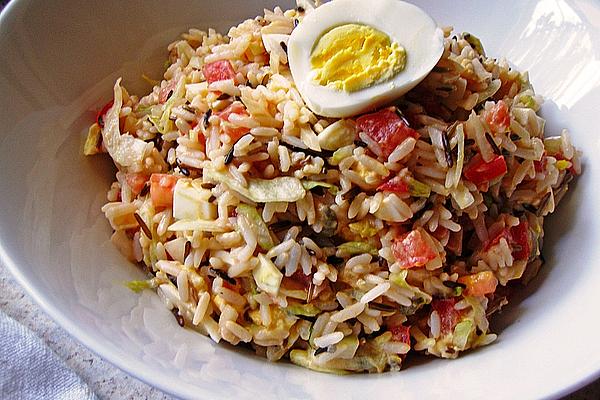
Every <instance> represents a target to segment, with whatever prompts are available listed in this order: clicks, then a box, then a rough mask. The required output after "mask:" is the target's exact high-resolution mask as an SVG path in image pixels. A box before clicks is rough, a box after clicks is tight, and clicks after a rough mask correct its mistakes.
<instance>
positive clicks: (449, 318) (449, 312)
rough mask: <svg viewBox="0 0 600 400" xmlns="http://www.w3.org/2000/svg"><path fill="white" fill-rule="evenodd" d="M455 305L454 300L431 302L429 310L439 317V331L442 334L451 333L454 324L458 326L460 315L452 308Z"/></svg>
mask: <svg viewBox="0 0 600 400" xmlns="http://www.w3.org/2000/svg"><path fill="white" fill-rule="evenodd" d="M455 304H456V299H455V298H451V299H442V300H434V301H432V302H431V308H433V310H434V311H437V313H438V314H439V316H440V330H441V332H442V333H443V334H447V333H450V332H452V331H453V330H454V327H455V326H456V324H458V319H459V318H460V313H459V312H458V311H457V310H456V309H455V308H454V305H455Z"/></svg>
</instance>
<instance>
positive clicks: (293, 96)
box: [84, 1, 581, 373]
mask: <svg viewBox="0 0 600 400" xmlns="http://www.w3.org/2000/svg"><path fill="white" fill-rule="evenodd" d="M311 12H314V10H313V8H312V5H311V4H310V3H309V2H305V1H303V2H301V4H300V6H299V7H297V8H295V9H291V10H287V11H283V10H281V9H280V8H275V9H274V10H273V11H271V10H265V12H264V15H262V16H258V17H256V18H254V19H249V20H246V21H244V22H242V23H241V24H240V25H238V26H235V27H232V28H231V29H230V30H229V32H228V34H227V35H226V36H224V35H221V34H219V33H217V32H215V31H214V30H212V29H209V30H208V31H207V32H205V31H200V30H196V29H190V30H189V32H187V33H184V34H183V35H182V36H181V39H180V40H177V41H175V42H173V43H171V44H170V45H169V47H168V62H167V64H166V65H167V67H166V71H165V72H164V76H163V79H162V80H160V81H152V79H150V78H148V77H145V79H147V80H148V81H149V82H150V84H151V85H152V86H153V88H152V91H151V92H150V93H149V94H147V95H145V96H143V97H139V96H136V95H132V94H129V93H128V92H127V90H126V89H125V88H124V87H123V86H122V82H121V80H117V82H116V83H115V85H114V99H113V100H112V101H111V102H110V103H108V104H107V105H106V106H105V107H104V108H103V109H102V110H101V111H100V112H99V113H98V117H97V121H95V123H94V124H93V125H92V126H91V127H90V129H89V132H88V137H87V140H86V143H85V148H84V152H85V154H87V155H92V154H98V153H108V154H109V155H110V157H111V158H112V160H113V161H114V163H115V165H116V168H117V170H118V171H117V172H116V180H115V181H114V183H112V185H111V187H110V189H109V191H108V203H107V204H106V205H104V207H103V208H102V211H103V212H104V213H105V215H106V218H107V219H108V222H109V223H110V225H111V227H112V228H113V229H114V233H113V235H112V237H111V240H112V242H113V243H114V244H115V246H117V247H118V249H119V250H120V251H121V252H122V253H123V254H124V255H125V256H126V257H127V258H128V259H129V260H131V261H132V262H134V263H138V264H139V265H140V266H141V267H142V268H143V269H144V271H146V272H147V273H148V279H147V280H142V281H132V282H128V283H127V285H128V286H129V287H130V288H131V289H132V290H135V291H141V290H145V289H154V290H156V292H157V293H158V295H159V297H160V298H161V299H162V300H163V301H164V303H165V305H166V307H167V308H168V309H170V310H171V311H172V312H173V314H174V316H175V319H176V320H177V322H178V323H179V325H181V326H182V327H185V328H187V329H192V330H196V331H198V332H199V333H201V334H203V335H207V336H209V337H210V338H211V339H212V340H214V341H215V342H220V341H225V342H228V343H231V344H232V345H244V346H245V347H249V348H251V349H253V350H254V351H255V352H256V353H257V354H259V355H261V356H264V357H266V358H268V359H269V360H271V361H275V360H279V359H289V360H291V362H293V363H295V364H298V365H301V366H304V367H307V368H310V369H313V370H317V371H324V372H334V373H349V372H383V371H387V370H399V369H400V368H401V365H402V363H403V361H404V360H405V358H406V357H407V356H408V355H409V354H413V353H424V354H428V355H433V356H436V357H443V358H455V357H457V356H458V355H459V353H461V352H462V351H465V350H469V349H473V348H476V347H480V346H484V345H487V344H490V343H492V342H493V341H494V340H495V339H496V335H495V334H494V333H492V332H490V329H489V319H490V317H491V315H492V314H494V313H495V312H497V311H498V310H500V308H501V307H503V306H504V305H505V304H507V302H508V299H509V295H510V292H511V291H512V290H513V288H514V287H515V284H514V283H515V282H520V283H524V284H526V283H527V282H529V281H530V280H531V279H532V278H533V277H534V276H535V275H536V274H537V272H538V270H539V268H540V267H541V265H542V264H543V257H542V255H541V249H542V242H543V237H544V230H543V222H544V217H545V216H547V215H548V214H550V213H552V212H553V211H554V210H555V207H556V206H557V204H558V203H559V201H560V200H561V198H562V197H563V195H564V194H565V193H566V191H567V189H568V185H569V183H570V182H571V180H572V179H573V178H574V177H575V176H577V175H578V174H580V172H581V165H580V161H579V154H578V152H577V151H576V150H575V149H574V147H573V145H572V144H571V140H570V137H569V134H568V132H566V131H563V132H562V133H560V135H556V136H552V135H555V134H556V133H555V132H548V135H547V136H546V137H545V132H544V122H545V121H544V120H543V119H542V118H541V117H540V116H539V115H538V114H537V113H538V111H539V109H540V106H541V103H542V98H541V97H540V96H538V95H536V94H535V92H534V91H533V88H532V87H531V85H530V83H529V79H528V76H527V74H526V73H522V72H519V71H516V70H514V69H512V68H511V67H510V66H509V64H508V63H507V61H505V60H502V59H498V60H497V59H495V58H491V57H489V56H487V55H486V54H485V51H484V49H483V46H482V44H481V42H480V41H479V39H477V37H476V36H474V35H472V34H469V33H454V32H453V31H452V28H445V29H444V39H443V47H444V49H443V55H442V56H441V59H440V60H439V62H438V63H437V65H436V66H435V67H434V68H433V70H432V71H431V72H430V73H429V74H428V75H427V76H426V78H425V79H424V80H423V81H422V82H421V83H420V84H418V85H417V86H416V87H415V88H414V89H412V90H410V91H409V92H408V93H406V94H405V95H404V96H402V97H401V98H399V99H397V100H396V101H395V102H394V103H393V104H390V105H388V106H385V107H383V108H379V109H376V110H372V111H370V112H367V113H364V114H361V115H355V116H352V117H348V118H341V119H339V118H325V117H321V116H319V115H316V114H315V113H313V112H312V111H311V109H309V108H308V107H307V106H306V104H305V102H304V101H303V98H302V96H301V95H300V93H299V92H298V90H297V88H296V86H295V84H294V80H293V79H292V76H291V73H290V68H289V66H288V58H287V45H286V44H287V40H288V38H289V35H290V34H291V33H292V31H293V30H294V29H295V27H297V26H298V24H301V23H302V20H303V18H305V17H306V15H308V14H310V13H311ZM409 56H410V55H409Z"/></svg>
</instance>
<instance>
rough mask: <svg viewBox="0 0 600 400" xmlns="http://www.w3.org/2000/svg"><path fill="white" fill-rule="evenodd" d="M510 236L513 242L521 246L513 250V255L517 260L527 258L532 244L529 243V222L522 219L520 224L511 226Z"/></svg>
mask: <svg viewBox="0 0 600 400" xmlns="http://www.w3.org/2000/svg"><path fill="white" fill-rule="evenodd" d="M510 236H511V239H512V242H513V244H516V245H517V246H518V247H519V248H518V249H516V250H513V252H512V255H513V257H514V259H515V260H527V259H528V258H529V255H530V254H531V244H530V243H529V222H527V220H526V219H525V220H522V221H521V222H520V223H519V225H517V226H513V227H511V228H510Z"/></svg>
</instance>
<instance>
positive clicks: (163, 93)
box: [158, 79, 177, 104]
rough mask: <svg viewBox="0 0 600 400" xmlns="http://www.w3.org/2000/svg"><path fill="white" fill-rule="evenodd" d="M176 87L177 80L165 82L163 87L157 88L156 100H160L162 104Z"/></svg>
mask: <svg viewBox="0 0 600 400" xmlns="http://www.w3.org/2000/svg"><path fill="white" fill-rule="evenodd" d="M176 87H177V81H176V80H174V79H173V80H171V81H170V82H169V83H167V84H166V85H165V87H163V88H161V89H160V90H159V92H158V101H159V102H160V104H164V103H166V101H167V100H169V98H170V97H171V95H172V92H173V91H174V90H175V88H176Z"/></svg>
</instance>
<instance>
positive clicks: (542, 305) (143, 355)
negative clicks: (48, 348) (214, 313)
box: [0, 0, 600, 399]
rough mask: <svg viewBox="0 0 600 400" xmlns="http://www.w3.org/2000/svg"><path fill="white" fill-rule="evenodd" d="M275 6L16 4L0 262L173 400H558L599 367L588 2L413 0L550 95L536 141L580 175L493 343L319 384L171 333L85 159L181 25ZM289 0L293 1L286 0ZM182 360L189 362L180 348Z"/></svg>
mask: <svg viewBox="0 0 600 400" xmlns="http://www.w3.org/2000/svg"><path fill="white" fill-rule="evenodd" d="M275 2H276V1H274V0H269V1H258V0H257V1H247V0H235V1H225V0H223V1H209V0H206V1H200V0H197V1H192V0H187V1H184V0H181V1H162V0H144V1H142V0H139V1H126V2H125V1H120V0H104V1H102V2H84V3H82V2H79V1H75V0H61V1H42V0H39V1H36V0H15V1H13V2H12V3H10V4H9V6H8V7H7V8H6V9H5V10H4V12H3V13H2V16H1V19H0V54H1V55H2V61H1V62H0V154H2V156H0V177H1V178H0V204H2V207H1V208H0V257H2V259H3V261H5V263H6V264H7V265H8V266H9V268H10V269H11V271H12V272H13V274H14V275H15V276H16V278H17V279H18V281H19V282H20V283H21V284H22V285H23V286H24V287H25V288H26V289H27V290H28V291H29V293H30V294H31V295H32V296H33V297H34V299H35V300H36V301H37V302H38V303H40V304H41V305H42V307H43V308H44V309H45V310H46V311H47V312H48V313H49V314H50V315H51V316H52V317H53V318H54V319H55V320H56V321H57V322H58V323H59V324H61V325H62V326H63V327H64V328H65V329H67V330H68V331H69V332H70V333H71V334H72V335H73V336H74V337H75V338H76V339H77V340H79V341H81V342H82V343H84V344H85V345H86V346H88V347H89V348H90V349H92V350H93V351H95V352H97V353H98V354H100V355H101V356H103V357H104V358H106V359H108V360H109V361H111V362H112V363H114V364H115V365H117V366H119V367H121V368H122V369H124V370H126V371H128V372H130V373H131V374H133V375H135V376H137V377H139V378H141V379H143V380H145V381H146V382H149V383H151V384H153V385H155V386H157V387H159V388H161V389H163V390H165V391H168V392H171V393H174V394H176V395H179V396H182V397H189V398H205V399H225V398H240V399H241V398H250V397H255V398H261V399H270V398H273V399H277V398H286V399H306V398H316V399H333V398H347V399H350V398H356V399H366V398H390V396H392V397H402V398H405V399H424V398H441V397H445V398H459V397H460V398H462V399H468V398H481V397H487V398H498V399H506V398H519V399H527V398H555V397H559V396H560V395H563V394H566V393H567V392H569V391H572V390H574V389H576V388H577V387H579V386H581V385H583V384H585V383H587V382H590V381H591V380H592V379H594V378H595V377H598V376H599V374H600V341H598V340H596V335H597V333H598V332H599V331H600V319H599V318H597V312H598V309H600V296H599V295H598V288H600V270H599V268H600V265H599V264H600V247H598V245H597V243H598V242H599V239H600V232H599V230H600V218H599V217H598V213H597V209H596V207H595V205H596V204H597V201H598V200H597V199H598V198H599V196H598V195H599V193H598V187H597V186H596V184H597V182H599V179H600V177H599V174H600V161H599V159H598V158H594V156H597V155H598V154H600V136H599V135H598V130H599V129H600V128H599V124H598V123H597V120H598V112H597V108H598V104H600V3H598V2H597V1H593V0H573V1H567V0H505V1H502V2H500V1H495V2H490V1H485V0H482V1H475V0H470V1H468V0H453V1H441V0H423V1H416V3H417V4H418V5H420V6H421V7H423V8H424V9H425V10H427V11H428V12H430V13H431V14H432V15H433V16H434V17H435V18H436V19H437V21H438V22H439V23H441V24H452V25H454V26H455V27H456V29H457V30H459V31H470V32H474V33H476V34H477V35H478V36H480V37H481V39H482V40H483V43H484V45H485V46H486V50H487V52H488V53H489V54H494V55H504V56H506V57H507V58H508V59H510V60H511V61H512V62H513V64H514V65H516V66H517V67H518V68H522V69H527V70H529V71H530V73H531V80H532V82H533V84H534V86H535V87H536V89H537V91H538V93H540V94H543V95H545V96H546V97H547V98H548V101H547V103H546V104H545V105H544V107H543V113H544V115H545V117H547V118H548V123H547V133H548V134H558V133H559V132H560V129H561V127H563V126H564V127H568V128H569V129H570V130H571V132H572V136H573V140H574V142H575V144H576V145H578V146H579V147H580V148H581V149H583V151H584V152H585V154H586V156H585V158H584V169H585V172H584V175H583V176H582V177H581V178H580V179H579V180H578V182H577V184H576V185H574V187H573V190H572V191H571V193H570V194H569V195H568V196H567V197H566V199H565V200H564V203H563V204H561V206H562V207H560V210H559V211H558V213H557V214H556V215H554V216H553V217H552V218H551V219H549V220H548V221H547V226H548V229H547V236H546V243H545V251H544V253H545V255H546V258H547V265H546V266H545V268H544V269H543V271H542V273H541V274H540V276H539V277H538V278H537V279H536V280H535V281H534V283H533V284H532V285H531V286H530V287H528V288H527V289H526V290H524V291H522V292H521V295H522V296H521V297H522V299H521V300H519V301H516V302H515V303H514V304H513V306H511V307H510V308H509V309H508V310H507V311H506V312H505V313H503V314H502V318H501V320H500V321H498V322H497V323H496V324H495V325H496V326H497V328H498V329H499V330H500V331H501V334H500V337H499V340H498V341H497V343H495V344H494V345H492V346H488V347H486V348H483V349H480V350H478V351H475V352H471V353H469V354H466V355H464V356H463V357H462V358H460V359H458V360H455V361H444V360H429V361H424V362H419V363H415V364H414V365H412V366H410V367H409V368H407V369H406V370H404V371H403V372H401V373H389V374H383V375H357V376H346V377H339V376H331V375H325V374H319V373H315V372H311V371H307V370H304V369H301V368H298V367H294V366H292V365H288V364H284V363H278V364H271V363H268V362H266V361H265V360H263V359H260V358H256V357H254V356H252V355H250V354H249V353H247V352H243V351H242V352H238V351H236V350H234V349H233V348H231V347H228V346H225V345H215V344H213V343H212V342H211V341H210V340H209V339H206V338H204V337H202V336H200V335H198V334H195V333H192V332H190V331H187V330H183V329H180V328H179V327H178V326H177V324H176V322H175V320H174V318H173V317H172V315H171V314H170V313H169V312H168V311H167V310H165V309H164V308H163V307H162V305H161V304H160V303H159V301H158V299H157V298H156V296H154V295H153V294H151V293H144V294H143V295H142V296H138V295H135V294H134V293H132V292H130V291H128V290H127V289H125V288H124V287H123V286H122V285H121V282H122V281H124V280H128V279H132V278H135V277H139V276H141V275H142V274H141V273H140V272H139V271H136V268H135V267H133V266H131V265H129V264H128V263H127V262H126V261H125V260H124V259H123V258H122V257H121V256H120V255H119V254H118V252H117V251H116V250H115V249H114V248H113V246H112V245H111V244H110V243H109V242H108V237H109V234H110V228H109V226H108V224H107V223H106V222H105V221H104V219H103V217H102V216H101V213H100V206H101V205H102V204H103V202H104V196H105V191H106V189H107V187H108V185H109V184H110V177H111V174H112V167H111V166H110V163H109V162H108V161H107V160H105V159H102V158H101V157H95V158H90V159H86V158H84V157H83V156H82V155H81V148H82V141H83V137H84V133H85V130H86V126H87V125H88V124H89V123H90V121H92V120H93V118H94V114H95V113H94V110H96V109H97V108H98V106H99V105H100V104H102V103H104V102H105V101H106V100H107V99H109V98H110V95H111V88H112V84H113V82H114V80H115V79H116V78H117V77H118V76H123V78H124V83H125V84H126V86H127V87H128V88H129V89H130V90H131V91H132V92H141V91H143V90H148V87H147V86H146V85H145V84H144V83H143V82H142V81H141V79H140V78H139V76H140V74H141V73H142V72H145V73H147V74H149V75H150V76H156V75H157V74H158V73H159V70H160V67H161V65H162V61H163V60H164V58H165V52H164V48H165V46H166V44H167V43H168V42H169V41H171V40H172V39H174V38H176V36H177V34H178V33H179V32H181V31H184V30H185V29H186V28H188V27H192V26H198V27H201V28H207V27H208V26H209V25H211V26H215V27H216V28H219V29H221V30H225V29H226V28H227V27H228V26H229V25H231V24H232V23H235V22H237V21H241V20H242V19H243V18H244V17H249V16H252V15H256V13H257V12H259V11H260V10H261V9H262V8H263V7H271V6H273V5H274V3H275ZM284 3H288V4H289V2H284ZM186 353H188V355H187V357H186V356H184V354H186Z"/></svg>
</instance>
